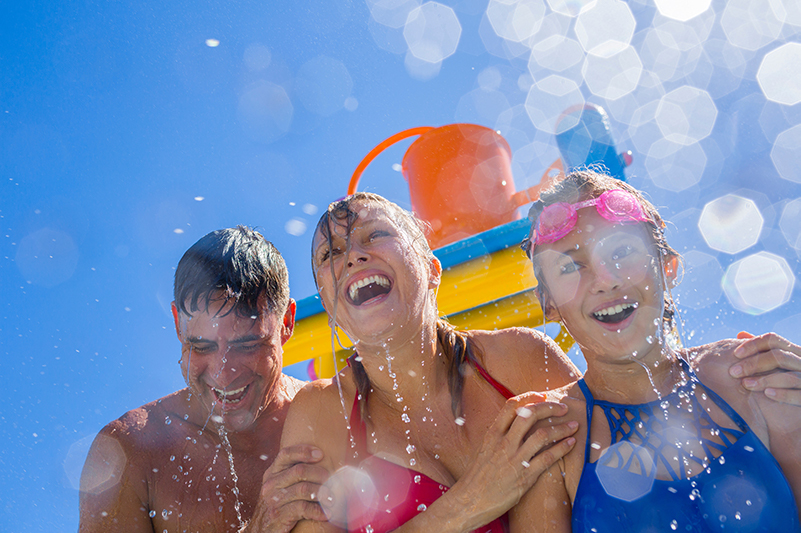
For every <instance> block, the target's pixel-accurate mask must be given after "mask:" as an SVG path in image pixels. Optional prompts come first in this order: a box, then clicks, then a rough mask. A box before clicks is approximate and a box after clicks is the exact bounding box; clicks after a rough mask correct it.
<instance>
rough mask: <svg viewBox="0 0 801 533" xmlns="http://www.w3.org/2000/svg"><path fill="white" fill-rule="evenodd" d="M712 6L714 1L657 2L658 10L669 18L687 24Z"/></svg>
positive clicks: (661, 0) (678, 0)
mask: <svg viewBox="0 0 801 533" xmlns="http://www.w3.org/2000/svg"><path fill="white" fill-rule="evenodd" d="M711 4H712V0H656V8H657V9H658V10H659V12H660V13H661V14H662V16H665V17H667V18H671V19H673V20H678V21H680V22H687V21H688V20H690V19H691V18H694V17H697V16H698V15H700V14H701V13H703V12H704V11H706V10H707V9H709V6H710V5H711Z"/></svg>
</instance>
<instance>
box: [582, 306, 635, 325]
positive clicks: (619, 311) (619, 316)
mask: <svg viewBox="0 0 801 533" xmlns="http://www.w3.org/2000/svg"><path fill="white" fill-rule="evenodd" d="M637 307H638V304H637V303H636V302H635V303H625V304H618V305H610V306H609V307H607V308H605V309H601V310H600V311H596V312H594V313H593V314H592V315H593V316H594V317H595V318H596V319H597V320H600V321H601V322H619V321H621V320H624V319H625V318H627V317H628V316H629V315H630V314H631V313H633V312H634V310H635V309H637Z"/></svg>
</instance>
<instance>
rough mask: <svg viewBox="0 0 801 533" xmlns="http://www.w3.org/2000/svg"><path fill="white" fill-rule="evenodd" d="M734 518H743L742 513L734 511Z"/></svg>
mask: <svg viewBox="0 0 801 533" xmlns="http://www.w3.org/2000/svg"><path fill="white" fill-rule="evenodd" d="M734 518H736V519H737V520H742V519H743V517H742V515H741V514H740V511H737V512H736V513H734Z"/></svg>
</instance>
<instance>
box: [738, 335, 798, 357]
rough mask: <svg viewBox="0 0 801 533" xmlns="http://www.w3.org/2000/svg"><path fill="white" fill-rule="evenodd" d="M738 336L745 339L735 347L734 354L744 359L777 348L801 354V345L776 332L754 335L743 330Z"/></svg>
mask: <svg viewBox="0 0 801 533" xmlns="http://www.w3.org/2000/svg"><path fill="white" fill-rule="evenodd" d="M737 338H738V339H745V341H744V342H743V343H741V344H740V345H739V346H738V347H737V348H735V349H734V355H735V357H737V358H738V359H744V358H746V357H751V356H752V355H755V354H757V353H760V352H768V351H771V350H776V349H779V350H785V351H788V352H791V353H794V354H796V355H799V356H801V346H799V345H797V344H793V343H792V342H790V341H788V340H787V339H785V338H784V337H781V336H779V335H776V334H775V333H766V334H764V335H760V336H758V337H754V336H752V335H751V334H750V333H747V332H745V331H741V332H740V333H739V334H738V335H737Z"/></svg>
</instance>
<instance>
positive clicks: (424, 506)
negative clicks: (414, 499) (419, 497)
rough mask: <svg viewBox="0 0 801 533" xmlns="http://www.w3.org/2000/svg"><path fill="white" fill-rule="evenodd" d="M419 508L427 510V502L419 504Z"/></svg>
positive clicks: (419, 509)
mask: <svg viewBox="0 0 801 533" xmlns="http://www.w3.org/2000/svg"><path fill="white" fill-rule="evenodd" d="M417 510H418V511H425V510H426V504H424V503H421V504H420V505H418V506H417Z"/></svg>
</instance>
